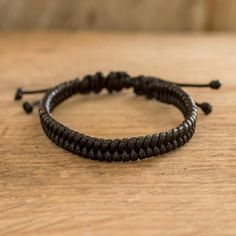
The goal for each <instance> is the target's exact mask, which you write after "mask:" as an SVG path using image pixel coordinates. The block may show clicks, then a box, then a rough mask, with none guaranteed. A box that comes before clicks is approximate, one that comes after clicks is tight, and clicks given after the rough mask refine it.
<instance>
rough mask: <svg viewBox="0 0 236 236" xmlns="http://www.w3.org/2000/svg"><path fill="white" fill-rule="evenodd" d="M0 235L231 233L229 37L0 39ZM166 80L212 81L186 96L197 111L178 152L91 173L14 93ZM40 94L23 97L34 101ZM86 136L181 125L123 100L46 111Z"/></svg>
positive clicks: (235, 127) (235, 53)
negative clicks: (63, 85) (129, 78)
mask: <svg viewBox="0 0 236 236" xmlns="http://www.w3.org/2000/svg"><path fill="white" fill-rule="evenodd" d="M0 55H1V57H0V81H1V83H0V88H1V90H0V134H1V141H0V235H101V236H104V235H132V234H133V235H161V236H166V235H181V236H182V235H198V236H199V235H224V236H225V235H236V105H235V104H236V35H224V34H216V35H214V34H209V35H201V34H183V35H171V34H164V35H155V34H139V33H125V34H118V33H92V32H81V33H73V32H54V33H43V32H41V33H9V32H8V33H7V32H4V33H3V32H2V33H0ZM99 70H101V71H104V72H105V73H108V72H109V71H111V70H125V71H128V72H129V73H130V74H132V75H139V74H146V75H156V76H160V77H163V78H166V79H168V80H172V81H178V82H180V81H187V82H199V83H202V82H203V83H205V82H209V81H210V80H212V79H220V80H221V81H222V83H223V87H222V89H221V90H219V91H215V90H210V89H207V88H206V89H198V88H196V89H187V91H188V92H190V93H191V94H192V96H193V97H194V99H195V100H196V101H199V102H202V101H209V102H210V103H211V104H212V105H213V108H214V112H213V113H212V114H211V115H209V116H205V115H204V114H203V113H202V112H201V111H199V119H198V125H197V131H196V133H195V135H194V137H193V138H192V140H191V141H190V143H188V144H187V145H186V146H184V147H182V148H181V149H178V150H176V151H174V152H171V153H168V154H166V155H163V156H162V157H159V158H151V159H148V160H143V161H137V162H129V163H101V162H96V161H91V160H87V159H83V158H80V157H77V156H75V155H73V154H70V153H68V152H66V151H64V150H62V149H61V148H59V147H57V146H55V145H54V144H53V143H51V141H49V140H48V139H47V137H46V136H45V135H44V133H43V131H42V129H41V126H40V124H39V118H38V114H37V111H34V113H33V114H31V115H26V114H25V113H24V112H23V110H22V107H21V104H22V102H21V101H20V102H15V101H14V100H13V97H14V93H15V89H16V88H17V87H24V88H27V89H36V88H44V87H48V86H53V85H56V84H57V83H60V82H62V81H65V80H69V79H72V78H74V77H76V76H80V77H82V76H83V75H85V74H87V73H95V72H96V71H99ZM37 98H41V95H37V96H36V95H35V96H25V97H24V100H27V101H33V100H35V99H37ZM54 115H55V117H56V118H57V119H58V120H59V121H61V122H64V123H65V124H66V125H68V126H70V127H71V128H74V129H77V130H80V131H81V132H84V133H86V134H89V135H93V136H96V137H105V138H112V137H130V136H133V135H144V134H151V133H156V132H159V131H162V130H165V129H169V128H172V127H174V126H176V125H177V124H178V123H180V122H181V121H182V119H183V118H182V116H181V114H180V112H179V111H178V110H177V109H175V108H174V107H172V106H168V105H165V104H161V103H158V102H156V101H154V100H145V98H142V97H135V96H134V95H133V93H132V91H124V92H122V93H118V94H114V95H112V96H111V95H108V94H107V93H105V92H104V93H103V94H101V95H84V96H82V95H78V96H76V97H74V98H72V99H70V100H69V101H67V102H66V103H65V104H63V105H62V106H60V107H58V109H56V110H55V112H54Z"/></svg>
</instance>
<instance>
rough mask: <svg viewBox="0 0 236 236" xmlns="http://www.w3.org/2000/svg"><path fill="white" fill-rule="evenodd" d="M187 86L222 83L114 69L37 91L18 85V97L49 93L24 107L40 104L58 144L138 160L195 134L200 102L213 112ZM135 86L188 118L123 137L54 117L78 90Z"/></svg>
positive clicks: (96, 155) (104, 157) (93, 155)
mask: <svg viewBox="0 0 236 236" xmlns="http://www.w3.org/2000/svg"><path fill="white" fill-rule="evenodd" d="M187 86H190V87H211V88H213V89H218V88H220V86H221V84H220V82H219V81H217V80H215V81H212V82H211V83H210V84H201V85H198V84H178V83H173V82H169V81H165V80H162V79H159V78H154V77H146V76H139V77H130V76H129V75H128V74H127V73H125V72H112V73H110V74H109V75H108V76H107V77H105V76H104V75H103V74H102V73H97V74H95V75H94V76H92V75H88V76H85V77H84V79H83V80H80V79H75V80H72V81H69V82H65V83H62V84H59V85H57V86H56V87H54V88H50V89H44V90H36V91H23V90H22V89H18V90H17V92H16V95H15V100H19V99H21V98H22V96H23V94H34V93H45V95H44V97H43V99H42V100H41V101H37V102H34V103H28V102H25V103H24V104H23V108H24V110H25V111H26V112H27V113H31V112H32V110H33V107H34V106H35V105H39V116H40V121H41V125H42V128H43V130H44V132H45V134H46V135H47V136H48V137H49V139H51V140H52V141H53V142H54V143H55V144H57V145H58V146H60V147H62V148H64V149H66V150H68V151H70V152H72V153H75V154H78V155H79V156H83V157H86V158H90V159H92V160H99V161H131V160H132V161H135V160H138V159H144V158H149V157H152V156H158V155H160V154H163V153H166V152H169V151H172V150H174V149H176V148H178V147H180V146H182V145H184V144H185V143H187V142H188V141H189V139H190V138H191V137H192V136H193V134H194V131H195V127H196V121H197V106H199V107H200V108H202V110H203V111H204V112H205V114H209V113H210V112H211V110H212V108H211V105H210V104H208V103H202V104H199V103H195V102H194V101H193V99H192V98H191V96H189V95H188V94H187V93H186V92H185V91H183V90H182V89H181V87H187ZM131 87H132V88H133V89H134V93H135V94H136V95H145V96H146V97H147V98H148V99H152V98H154V99H156V100H158V101H161V102H164V103H168V104H172V105H174V106H176V107H177V108H179V109H180V110H181V112H182V113H183V116H184V121H183V122H182V123H181V124H180V125H179V126H178V127H176V128H173V129H171V130H168V131H166V132H161V133H159V134H152V135H147V136H140V137H132V138H123V139H100V138H94V137H89V136H87V135H84V134H81V133H79V132H76V131H74V130H71V129H69V128H68V127H66V126H64V125H63V124H61V123H59V122H57V121H56V120H55V119H54V118H53V117H52V111H53V110H54V108H55V107H56V106H58V105H59V104H60V103H62V102H63V101H65V100H66V99H68V98H69V97H71V96H73V95H74V94H77V93H81V94H88V93H90V92H95V93H99V92H101V90H102V89H103V88H106V89H107V90H108V91H109V92H110V93H112V92H113V91H117V92H118V91H120V90H122V89H123V88H131Z"/></svg>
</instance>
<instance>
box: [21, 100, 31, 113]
mask: <svg viewBox="0 0 236 236" xmlns="http://www.w3.org/2000/svg"><path fill="white" fill-rule="evenodd" d="M23 109H24V111H25V113H27V114H30V113H32V111H33V106H32V105H31V104H30V103H29V102H24V103H23Z"/></svg>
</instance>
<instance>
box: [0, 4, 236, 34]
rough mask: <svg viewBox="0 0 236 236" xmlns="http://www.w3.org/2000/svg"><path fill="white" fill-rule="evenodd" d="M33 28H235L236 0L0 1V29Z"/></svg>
mask: <svg viewBox="0 0 236 236" xmlns="http://www.w3.org/2000/svg"><path fill="white" fill-rule="evenodd" d="M119 13H122V14H119ZM35 28H36V29H45V28H46V29H47V28H50V29H56V28H59V29H62V28H64V29H106V30H108V29H109V30H175V31H177V30H236V1H235V0H172V1H171V4H170V3H169V1H166V0H112V1H111V0H98V1H94V0H66V1H65V0H40V1H32V0H0V29H35Z"/></svg>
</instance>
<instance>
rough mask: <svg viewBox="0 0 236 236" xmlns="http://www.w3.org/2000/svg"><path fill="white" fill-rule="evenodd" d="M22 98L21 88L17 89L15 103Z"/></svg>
mask: <svg viewBox="0 0 236 236" xmlns="http://www.w3.org/2000/svg"><path fill="white" fill-rule="evenodd" d="M22 96H23V90H22V88H18V89H17V90H16V94H15V100H16V101H17V100H21V98H22Z"/></svg>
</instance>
